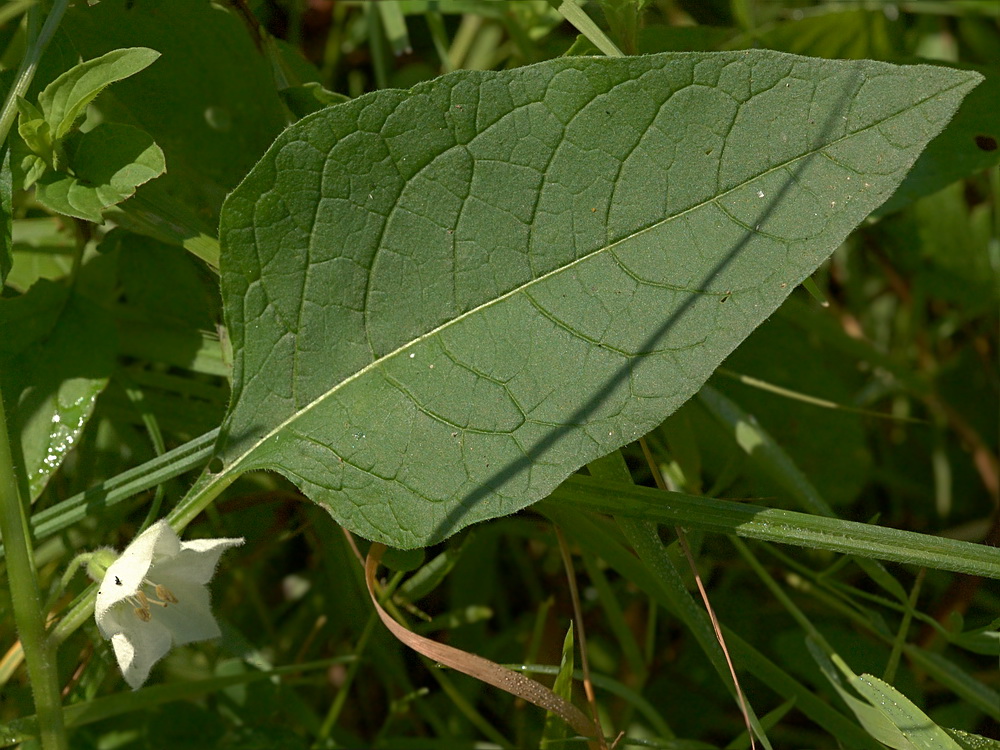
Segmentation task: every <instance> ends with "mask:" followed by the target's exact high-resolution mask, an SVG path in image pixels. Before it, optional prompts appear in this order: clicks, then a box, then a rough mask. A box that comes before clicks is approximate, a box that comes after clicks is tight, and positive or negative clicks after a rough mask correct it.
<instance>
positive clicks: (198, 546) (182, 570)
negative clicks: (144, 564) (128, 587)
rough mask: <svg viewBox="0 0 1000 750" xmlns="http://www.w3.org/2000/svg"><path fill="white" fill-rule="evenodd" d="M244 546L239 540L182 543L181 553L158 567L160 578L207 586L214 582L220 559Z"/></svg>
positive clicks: (196, 540)
mask: <svg viewBox="0 0 1000 750" xmlns="http://www.w3.org/2000/svg"><path fill="white" fill-rule="evenodd" d="M241 544H243V538H242V537H240V538H238V539H194V540H192V541H190V542H182V543H181V548H180V551H179V552H178V553H177V554H176V555H175V556H174V557H173V558H171V559H169V560H163V561H162V562H160V563H158V564H157V566H156V575H157V576H159V577H163V576H171V577H175V576H176V577H183V578H184V579H185V580H187V581H189V582H191V583H200V584H206V583H208V582H209V581H210V580H212V576H213V575H214V574H215V567H216V566H217V565H218V564H219V557H221V555H222V553H223V552H225V551H226V550H227V549H230V548H231V547H238V546H240V545H241Z"/></svg>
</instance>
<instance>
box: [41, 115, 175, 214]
mask: <svg viewBox="0 0 1000 750" xmlns="http://www.w3.org/2000/svg"><path fill="white" fill-rule="evenodd" d="M70 161H71V167H72V168H73V172H74V174H63V173H49V174H48V175H46V176H45V177H44V178H43V179H42V180H41V181H40V182H39V183H38V188H37V190H36V193H35V196H36V198H37V199H38V202H39V203H41V204H42V205H44V206H47V207H48V208H50V209H52V210H53V211H57V212H59V213H62V214H66V215H67V216H76V217H77V218H80V219H86V220H87V221H93V222H96V223H100V221H101V211H103V210H104V209H105V208H108V207H109V206H114V205H117V204H118V203H121V202H122V201H123V200H125V199H126V198H128V197H129V196H131V195H132V194H133V193H134V192H135V189H136V188H137V187H138V186H139V185H142V184H143V183H145V182H148V181H149V180H151V179H153V178H154V177H157V176H159V175H161V174H163V172H164V171H165V170H166V161H165V160H164V158H163V152H162V151H161V150H160V147H159V146H157V145H156V143H154V142H153V139H152V138H151V137H150V135H149V134H148V133H146V132H144V131H142V130H139V129H138V128H133V127H132V126H131V125H121V124H118V123H102V124H101V125H98V126H97V127H96V128H94V129H93V130H91V131H89V132H87V133H84V134H83V135H81V136H80V138H79V140H78V142H77V144H76V151H75V153H74V154H73V156H72V158H71V160H70Z"/></svg>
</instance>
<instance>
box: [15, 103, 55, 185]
mask: <svg viewBox="0 0 1000 750" xmlns="http://www.w3.org/2000/svg"><path fill="white" fill-rule="evenodd" d="M17 108H18V110H19V115H18V119H17V134H18V135H19V136H21V140H22V141H23V142H24V146H27V149H28V150H27V152H24V150H23V148H24V146H22V147H21V150H20V153H19V154H18V158H19V162H20V169H21V171H22V172H23V173H24V184H23V185H22V186H21V187H23V189H25V190H27V189H28V188H30V187H31V186H32V185H34V184H35V182H36V181H37V180H38V179H39V178H40V177H41V176H42V175H43V174H45V171H46V170H47V169H48V168H49V167H50V166H52V159H53V144H52V129H51V128H50V127H49V124H48V123H47V122H46V121H45V119H44V118H43V117H42V115H41V113H40V112H39V111H38V110H37V109H35V107H34V105H33V104H32V103H31V102H29V101H28V100H27V99H25V98H23V97H20V96H19V97H18V98H17Z"/></svg>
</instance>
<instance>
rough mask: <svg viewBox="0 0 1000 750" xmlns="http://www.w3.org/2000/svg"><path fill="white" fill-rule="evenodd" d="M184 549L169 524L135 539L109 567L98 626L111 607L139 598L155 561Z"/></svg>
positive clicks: (99, 602)
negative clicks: (143, 583) (137, 594)
mask: <svg viewBox="0 0 1000 750" xmlns="http://www.w3.org/2000/svg"><path fill="white" fill-rule="evenodd" d="M180 548H181V541H180V539H178V538H177V534H176V533H175V532H174V530H173V529H172V528H170V525H169V524H168V523H167V522H166V521H157V522H156V523H154V524H153V525H152V526H150V527H149V528H148V529H146V530H145V531H144V532H142V533H141V534H139V536H137V537H136V538H135V539H133V540H132V543H131V544H130V545H129V546H128V547H126V548H125V551H124V552H122V554H121V557H119V558H118V559H117V560H115V561H114V562H113V563H111V565H110V566H108V572H107V573H105V575H104V580H103V581H102V582H101V587H100V588H99V589H98V590H97V602H96V604H95V605H94V615H95V617H96V618H97V622H98V624H100V622H101V619H102V618H103V617H104V615H105V614H106V613H107V611H108V610H109V609H110V608H111V607H113V606H114V605H115V604H117V603H118V602H120V601H123V600H125V599H128V598H129V597H131V596H135V592H136V591H138V589H139V586H140V585H142V581H143V579H144V578H145V577H146V574H147V572H148V571H149V568H150V566H151V565H152V564H153V561H154V558H161V559H162V558H168V557H171V556H173V555H176V554H177V552H179V551H180Z"/></svg>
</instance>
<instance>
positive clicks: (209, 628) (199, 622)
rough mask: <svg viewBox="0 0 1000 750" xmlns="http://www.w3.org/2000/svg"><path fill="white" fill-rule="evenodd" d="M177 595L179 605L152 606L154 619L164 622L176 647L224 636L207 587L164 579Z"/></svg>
mask: <svg viewBox="0 0 1000 750" xmlns="http://www.w3.org/2000/svg"><path fill="white" fill-rule="evenodd" d="M164 585H166V586H167V588H169V589H170V590H171V592H173V594H174V596H176V597H177V603H176V604H169V605H167V606H166V607H154V608H153V613H152V614H153V620H154V621H156V622H160V623H163V624H164V625H165V626H166V627H167V628H168V629H169V630H170V633H171V635H172V636H173V639H174V645H175V646H183V645H184V644H185V643H194V642H195V641H205V640H208V639H209V638H218V637H219V636H220V635H222V632H221V631H220V630H219V625H218V623H216V621H215V617H214V616H213V615H212V608H211V606H210V601H209V593H208V589H207V588H205V587H204V586H194V585H183V584H180V585H178V584H176V583H174V584H173V585H171V584H170V583H168V582H165V583H164Z"/></svg>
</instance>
